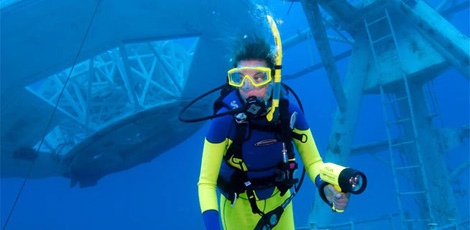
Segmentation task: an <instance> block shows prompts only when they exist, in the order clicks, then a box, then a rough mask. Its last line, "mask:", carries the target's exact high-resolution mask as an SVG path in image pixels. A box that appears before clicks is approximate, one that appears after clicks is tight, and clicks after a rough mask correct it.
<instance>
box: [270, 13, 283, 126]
mask: <svg viewBox="0 0 470 230" xmlns="http://www.w3.org/2000/svg"><path fill="white" fill-rule="evenodd" d="M267 17H268V21H269V25H270V26H271V31H272V33H273V37H274V43H275V44H276V49H277V55H276V65H275V67H274V86H273V87H274V89H273V100H272V105H271V108H270V110H269V112H268V114H267V115H266V118H267V120H268V121H269V122H273V121H277V119H278V118H279V97H280V92H281V68H282V42H281V36H280V35H279V30H277V26H276V22H274V20H273V18H272V17H271V16H270V15H267Z"/></svg>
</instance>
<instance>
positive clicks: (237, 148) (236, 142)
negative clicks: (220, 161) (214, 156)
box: [224, 123, 248, 161]
mask: <svg viewBox="0 0 470 230" xmlns="http://www.w3.org/2000/svg"><path fill="white" fill-rule="evenodd" d="M247 124H248V123H235V128H236V130H235V137H234V138H233V142H232V144H231V145H230V147H229V148H228V149H227V153H226V154H225V156H224V160H225V161H229V160H230V158H232V156H235V157H236V158H238V159H242V147H243V142H244V141H245V135H246V127H247Z"/></svg>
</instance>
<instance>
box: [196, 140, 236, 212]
mask: <svg viewBox="0 0 470 230" xmlns="http://www.w3.org/2000/svg"><path fill="white" fill-rule="evenodd" d="M227 145H228V139H225V141H222V142H220V143H211V142H210V141H208V140H207V139H206V140H205V142H204V150H203V152H202V162H201V173H200V174H199V182H198V184H197V185H198V194H199V205H200V206H201V213H204V212H205V211H207V210H211V209H212V210H216V211H218V210H219V209H218V206H217V192H216V185H217V178H218V176H219V171H220V165H221V164H222V158H223V156H224V154H225V152H226V151H227Z"/></svg>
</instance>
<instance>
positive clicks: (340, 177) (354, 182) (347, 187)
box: [320, 163, 367, 212]
mask: <svg viewBox="0 0 470 230" xmlns="http://www.w3.org/2000/svg"><path fill="white" fill-rule="evenodd" d="M320 178H321V179H322V180H323V181H325V182H328V183H329V184H332V185H333V186H334V187H335V188H336V190H338V191H340V192H344V193H352V194H361V193H362V192H364V190H365V189H366V186H367V178H366V175H365V174H364V173H362V172H360V171H358V170H356V169H352V168H346V167H343V166H341V165H337V164H333V163H325V164H324V165H323V166H322V167H321V168H320ZM323 195H324V194H323ZM322 198H323V199H324V200H325V198H324V197H322ZM332 207H333V210H334V211H337V212H343V210H337V209H336V208H335V206H334V204H333V206H332Z"/></svg>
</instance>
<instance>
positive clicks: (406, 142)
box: [392, 141, 415, 147]
mask: <svg viewBox="0 0 470 230" xmlns="http://www.w3.org/2000/svg"><path fill="white" fill-rule="evenodd" d="M413 143H415V141H405V142H399V143H396V144H393V145H392V147H395V146H401V145H409V144H413Z"/></svg>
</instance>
